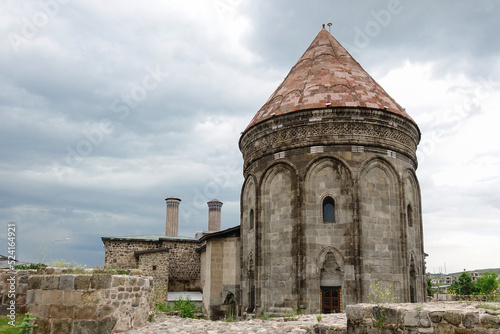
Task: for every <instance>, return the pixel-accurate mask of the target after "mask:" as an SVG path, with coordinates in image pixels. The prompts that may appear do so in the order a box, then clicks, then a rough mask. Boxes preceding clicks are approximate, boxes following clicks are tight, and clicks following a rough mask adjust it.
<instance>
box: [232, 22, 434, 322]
mask: <svg viewBox="0 0 500 334" xmlns="http://www.w3.org/2000/svg"><path fill="white" fill-rule="evenodd" d="M419 140H420V131H419V129H418V127H417V125H416V123H415V122H414V121H413V120H412V119H411V118H410V116H409V115H408V114H407V113H406V111H405V110H404V109H403V108H402V107H401V106H400V105H399V104H398V103H397V102H395V101H394V100H393V99H392V98H391V97H390V96H389V95H388V94H387V93H386V92H385V91H384V89H383V88H382V87H381V86H380V85H379V84H377V83H376V82H375V80H373V78H372V77H371V76H370V75H369V74H368V73H366V71H365V70H364V69H363V68H362V67H361V66H360V65H359V64H358V63H357V62H356V61H355V60H354V59H353V58H352V56H351V55H350V54H349V53H348V52H347V51H346V50H345V49H344V48H343V47H342V46H341V45H340V44H339V43H338V42H337V41H336V40H335V38H334V37H333V36H332V35H331V34H330V33H329V32H328V31H327V30H326V29H324V27H323V29H322V30H321V31H320V32H319V34H318V35H317V36H316V38H315V39H314V40H313V42H312V43H311V45H310V46H309V48H308V49H307V50H306V52H305V53H304V54H303V55H302V57H301V58H300V59H299V61H298V62H297V64H296V65H295V66H294V67H293V68H292V69H291V71H290V73H289V74H288V76H287V77H286V78H285V80H284V81H283V83H282V84H281V85H280V86H279V87H278V88H277V89H276V91H275V92H274V93H273V94H272V95H271V97H270V98H269V100H268V101H267V102H266V103H265V104H264V105H263V107H262V108H261V109H260V110H259V111H258V112H257V114H256V115H255V117H254V118H253V119H252V121H251V122H250V124H249V125H248V127H247V128H246V129H245V131H244V132H243V133H242V136H241V138H240V143H239V144H240V150H241V152H242V154H243V159H244V167H243V168H244V176H245V182H244V184H243V189H242V192H241V242H242V256H241V266H242V270H241V300H240V305H241V307H242V310H243V312H249V313H257V315H259V314H262V313H263V312H264V311H265V310H266V309H267V312H268V313H285V312H287V311H290V310H292V309H293V308H294V307H296V308H297V309H299V311H302V312H308V313H320V312H321V313H331V312H341V311H342V310H343V309H344V308H345V306H346V305H349V304H353V303H359V302H370V301H371V300H373V297H370V293H373V292H374V291H373V289H374V288H375V286H376V284H377V283H378V284H379V287H380V288H383V287H386V288H387V289H389V290H390V291H391V298H392V297H393V298H395V299H397V301H399V302H423V301H425V262H424V251H423V234H422V215H421V199H420V189H419V185H418V180H417V177H416V174H415V169H416V168H417V158H416V149H417V145H418V143H419Z"/></svg>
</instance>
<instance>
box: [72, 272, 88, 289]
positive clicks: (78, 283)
mask: <svg viewBox="0 0 500 334" xmlns="http://www.w3.org/2000/svg"><path fill="white" fill-rule="evenodd" d="M91 277H92V276H90V275H77V276H75V281H74V283H75V290H88V289H90V279H91Z"/></svg>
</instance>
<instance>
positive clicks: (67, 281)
mask: <svg viewBox="0 0 500 334" xmlns="http://www.w3.org/2000/svg"><path fill="white" fill-rule="evenodd" d="M74 287H75V275H68V274H63V275H61V276H60V279H59V290H73V289H74Z"/></svg>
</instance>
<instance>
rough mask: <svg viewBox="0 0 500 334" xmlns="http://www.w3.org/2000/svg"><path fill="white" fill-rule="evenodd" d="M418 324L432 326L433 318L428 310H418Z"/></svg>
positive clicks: (424, 326)
mask: <svg viewBox="0 0 500 334" xmlns="http://www.w3.org/2000/svg"><path fill="white" fill-rule="evenodd" d="M418 324H419V326H420V327H423V328H428V327H431V319H430V318H429V315H428V314H427V312H418Z"/></svg>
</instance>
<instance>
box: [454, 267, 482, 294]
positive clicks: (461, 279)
mask: <svg viewBox="0 0 500 334" xmlns="http://www.w3.org/2000/svg"><path fill="white" fill-rule="evenodd" d="M450 290H452V291H453V292H454V293H455V294H457V295H465V296H469V295H474V294H476V293H477V287H476V284H475V283H474V282H473V281H472V277H470V275H469V273H467V272H465V271H464V272H463V273H462V274H460V276H458V280H456V281H455V282H453V283H452V284H451V285H450Z"/></svg>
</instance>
